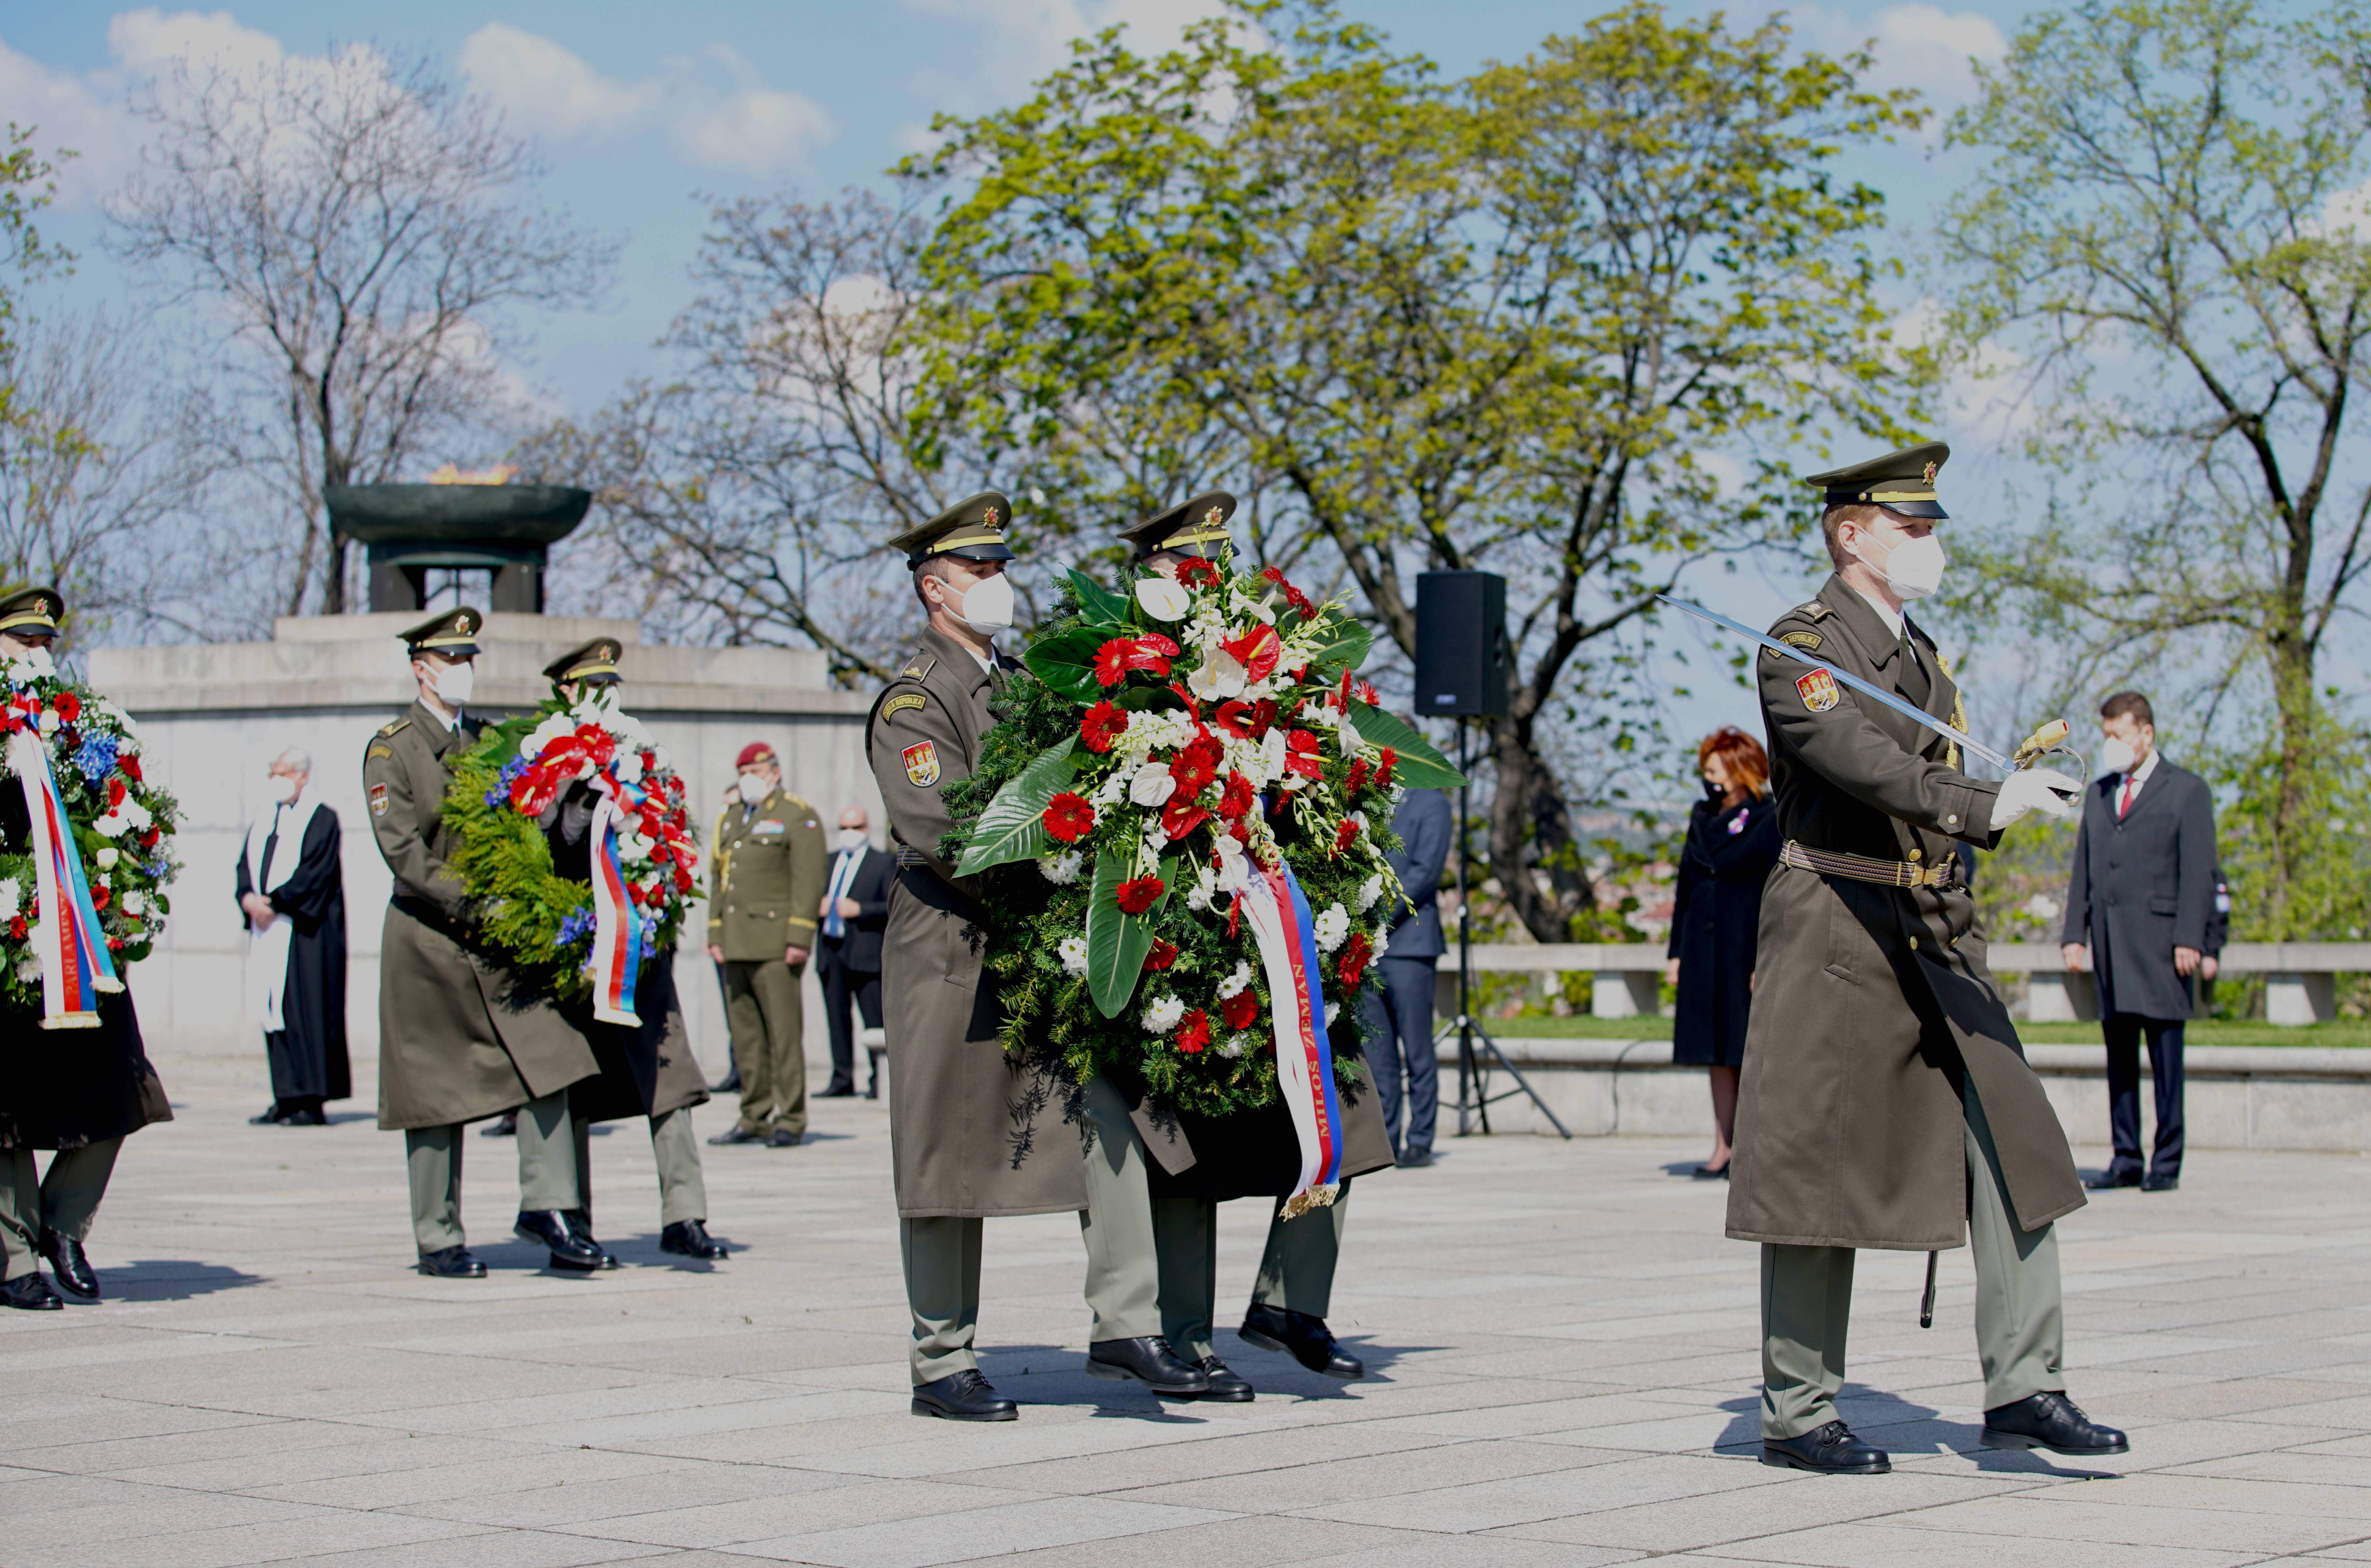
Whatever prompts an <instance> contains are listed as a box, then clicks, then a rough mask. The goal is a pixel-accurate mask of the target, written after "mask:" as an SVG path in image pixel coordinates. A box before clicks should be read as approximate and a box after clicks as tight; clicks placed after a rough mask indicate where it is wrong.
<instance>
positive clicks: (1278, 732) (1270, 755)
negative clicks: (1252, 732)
mask: <svg viewBox="0 0 2371 1568" xmlns="http://www.w3.org/2000/svg"><path fill="white" fill-rule="evenodd" d="M1290 755H1291V746H1290V744H1289V743H1288V742H1287V741H1286V740H1285V735H1284V726H1283V725H1281V724H1278V725H1275V726H1273V727H1271V728H1270V729H1269V731H1268V732H1267V733H1266V735H1265V736H1263V737H1261V739H1260V775H1261V778H1263V779H1275V778H1283V777H1284V761H1285V758H1286V757H1288V756H1290Z"/></svg>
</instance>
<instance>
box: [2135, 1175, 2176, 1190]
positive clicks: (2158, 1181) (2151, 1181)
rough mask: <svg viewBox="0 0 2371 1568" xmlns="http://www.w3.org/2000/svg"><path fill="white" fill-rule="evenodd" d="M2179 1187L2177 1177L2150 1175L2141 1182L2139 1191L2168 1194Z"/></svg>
mask: <svg viewBox="0 0 2371 1568" xmlns="http://www.w3.org/2000/svg"><path fill="white" fill-rule="evenodd" d="M2180 1185H2181V1178H2180V1177H2179V1176H2156V1175H2151V1176H2146V1177H2144V1178H2142V1180H2141V1191H2142V1192H2144V1193H2170V1192H2172V1191H2173V1190H2174V1189H2175V1188H2176V1187H2179V1186H2180Z"/></svg>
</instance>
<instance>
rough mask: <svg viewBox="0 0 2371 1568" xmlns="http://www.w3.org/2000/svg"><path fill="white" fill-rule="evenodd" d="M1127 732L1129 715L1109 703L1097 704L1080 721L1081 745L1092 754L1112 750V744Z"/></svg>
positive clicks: (1099, 677)
mask: <svg viewBox="0 0 2371 1568" xmlns="http://www.w3.org/2000/svg"><path fill="white" fill-rule="evenodd" d="M1096 678H1097V679H1101V678H1102V677H1101V676H1100V675H1099V676H1097V677H1096ZM1126 732H1128V715H1127V714H1125V713H1123V712H1121V711H1120V710H1119V709H1118V708H1117V707H1116V706H1114V705H1113V704H1111V703H1109V702H1098V703H1096V704H1095V705H1094V706H1093V708H1090V709H1087V710H1086V712H1085V713H1084V714H1083V715H1082V716H1081V718H1080V720H1079V744H1081V745H1082V746H1085V747H1086V748H1087V749H1088V750H1089V751H1091V752H1098V753H1100V752H1107V751H1109V750H1111V749H1112V743H1113V742H1114V741H1116V740H1118V739H1119V738H1120V736H1121V735H1123V734H1125V733H1126Z"/></svg>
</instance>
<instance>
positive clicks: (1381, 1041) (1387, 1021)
mask: <svg viewBox="0 0 2371 1568" xmlns="http://www.w3.org/2000/svg"><path fill="white" fill-rule="evenodd" d="M1450 816H1451V813H1450V809H1449V797H1448V796H1447V795H1445V794H1443V793H1441V791H1440V790H1409V791H1408V792H1407V793H1406V794H1405V795H1404V796H1402V797H1401V799H1400V803H1399V809H1398V810H1397V811H1396V812H1394V813H1393V815H1392V831H1393V832H1394V833H1396V834H1398V835H1399V836H1400V847H1399V851H1398V853H1396V854H1394V855H1393V856H1391V857H1390V859H1391V864H1392V870H1393V872H1394V874H1395V875H1397V876H1398V878H1399V879H1400V886H1401V887H1403V888H1405V890H1406V892H1407V896H1408V900H1409V904H1412V905H1414V907H1413V908H1411V907H1409V904H1403V905H1400V909H1399V914H1398V916H1397V917H1396V918H1395V919H1394V922H1393V925H1392V936H1391V941H1390V942H1389V944H1388V945H1386V946H1385V947H1384V949H1383V957H1382V963H1380V964H1379V965H1377V975H1376V977H1377V979H1378V980H1379V981H1380V982H1381V983H1380V984H1379V985H1377V986H1376V987H1375V989H1374V991H1373V992H1372V993H1371V995H1370V997H1369V998H1368V1001H1367V1007H1368V1009H1369V1010H1368V1015H1367V1016H1368V1021H1369V1022H1370V1023H1371V1024H1372V1025H1373V1027H1374V1031H1375V1048H1374V1050H1373V1052H1372V1053H1371V1054H1370V1055H1369V1056H1368V1058H1367V1059H1368V1060H1369V1061H1370V1062H1371V1063H1372V1064H1373V1066H1374V1070H1375V1089H1376V1090H1377V1092H1378V1093H1379V1094H1381V1095H1382V1112H1383V1130H1384V1131H1386V1132H1388V1133H1389V1134H1390V1135H1391V1138H1392V1153H1393V1155H1394V1157H1395V1158H1396V1159H1398V1160H1399V1162H1400V1164H1401V1165H1402V1166H1404V1167H1405V1166H1424V1165H1429V1164H1431V1163H1432V1124H1433V1118H1434V1116H1435V1114H1436V1113H1438V1112H1439V1110H1440V1073H1439V1070H1438V1068H1437V1066H1436V1065H1435V1063H1434V1061H1433V1055H1432V971H1433V965H1434V964H1436V963H1439V962H1440V955H1441V952H1442V951H1443V947H1442V943H1441V940H1440V868H1441V866H1442V864H1443V863H1444V862H1445V861H1447V859H1449V833H1450ZM1404 1080H1405V1081H1404ZM1403 1104H1405V1106H1406V1108H1407V1123H1406V1126H1405V1130H1403V1128H1402V1126H1401V1123H1400V1109H1401V1106H1402V1105H1403Z"/></svg>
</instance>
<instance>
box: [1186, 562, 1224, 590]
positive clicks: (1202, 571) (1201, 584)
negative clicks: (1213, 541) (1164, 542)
mask: <svg viewBox="0 0 2371 1568" xmlns="http://www.w3.org/2000/svg"><path fill="white" fill-rule="evenodd" d="M1177 581H1178V582H1179V583H1180V584H1182V585H1183V586H1185V587H1187V588H1216V587H1217V586H1218V585H1219V569H1218V567H1217V565H1216V564H1214V563H1213V562H1210V561H1207V560H1204V559H1201V558H1200V557H1198V556H1197V557H1195V558H1192V559H1187V560H1182V561H1179V562H1178V563H1177Z"/></svg>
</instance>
